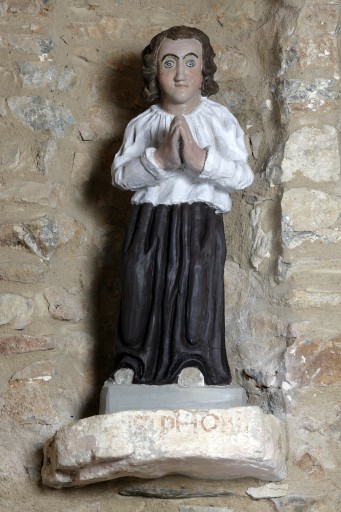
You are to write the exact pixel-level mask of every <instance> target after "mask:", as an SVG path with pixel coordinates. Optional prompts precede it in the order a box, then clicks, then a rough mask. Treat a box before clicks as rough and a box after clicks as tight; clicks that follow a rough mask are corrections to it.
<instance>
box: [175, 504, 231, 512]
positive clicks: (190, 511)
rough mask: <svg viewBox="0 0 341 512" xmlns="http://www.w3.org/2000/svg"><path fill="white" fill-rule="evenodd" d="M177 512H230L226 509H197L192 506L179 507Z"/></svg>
mask: <svg viewBox="0 0 341 512" xmlns="http://www.w3.org/2000/svg"><path fill="white" fill-rule="evenodd" d="M179 512H232V510H231V509H230V508H227V507H198V506H195V505H194V506H193V505H180V507H179Z"/></svg>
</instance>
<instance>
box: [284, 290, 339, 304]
mask: <svg viewBox="0 0 341 512" xmlns="http://www.w3.org/2000/svg"><path fill="white" fill-rule="evenodd" d="M287 304H288V305H289V306H291V307H293V308H302V309H310V308H330V307H339V306H340V304H341V294H340V293H328V292H316V291H314V290H292V291H291V292H290V293H289V295H288V298H287Z"/></svg>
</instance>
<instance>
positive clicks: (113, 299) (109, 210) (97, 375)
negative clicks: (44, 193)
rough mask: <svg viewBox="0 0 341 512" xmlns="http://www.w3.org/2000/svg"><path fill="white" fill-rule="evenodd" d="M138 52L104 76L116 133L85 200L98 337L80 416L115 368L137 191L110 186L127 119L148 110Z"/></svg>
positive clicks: (93, 409) (106, 143) (103, 147)
mask: <svg viewBox="0 0 341 512" xmlns="http://www.w3.org/2000/svg"><path fill="white" fill-rule="evenodd" d="M140 69H141V63H140V56H139V55H130V56H129V57H127V58H125V59H124V60H122V61H120V62H119V63H117V62H116V63H115V70H114V71H113V72H112V73H110V74H108V76H106V77H105V78H104V79H100V91H99V92H100V94H101V98H102V99H104V101H105V103H106V104H107V105H108V106H109V109H110V110H111V108H112V109H113V110H114V111H115V109H117V112H119V114H117V118H116V117H115V135H114V138H113V139H112V140H102V141H101V144H100V145H99V146H98V148H97V155H95V159H94V161H95V162H96V165H94V167H93V169H92V172H91V178H90V180H89V181H88V182H87V184H86V187H85V189H84V190H83V195H82V201H83V202H84V205H85V206H86V208H87V210H89V209H91V211H92V212H93V215H94V217H95V219H96V233H94V245H95V246H96V247H97V253H96V254H94V255H93V269H92V272H93V280H92V286H91V297H90V304H91V309H92V311H93V316H92V319H91V327H90V329H91V335H92V336H93V337H94V339H95V347H94V352H93V361H92V366H93V369H94V379H95V382H94V386H93V395H92V396H91V397H90V398H89V400H88V402H87V404H86V405H85V407H84V408H83V410H82V411H81V417H88V416H91V415H94V414H98V407H99V395H100V391H101V388H102V386H103V384H104V381H105V380H106V379H107V378H108V377H109V376H110V375H111V374H112V372H113V366H114V365H113V361H114V351H115V334H116V324H117V317H118V311H119V302H120V287H121V267H122V250H123V242H124V236H125V232H126V228H127V224H128V219H129V215H130V210H131V203H130V199H131V196H132V194H131V193H129V192H126V191H122V190H119V189H117V188H114V187H113V186H112V184H111V164H112V161H113V159H114V156H115V154H116V153H117V151H118V150H119V148H120V145H121V144H122V140H123V134H124V130H125V128H126V125H127V123H128V122H129V121H130V120H131V119H132V118H134V117H136V116H137V115H138V114H139V113H140V112H142V111H143V110H144V109H145V108H146V106H147V105H146V104H145V103H144V102H143V99H142V89H143V79H142V75H141V71H140Z"/></svg>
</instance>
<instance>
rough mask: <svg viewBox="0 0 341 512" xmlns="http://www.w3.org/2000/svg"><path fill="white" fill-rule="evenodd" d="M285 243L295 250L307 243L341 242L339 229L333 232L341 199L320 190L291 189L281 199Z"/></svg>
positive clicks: (340, 206) (340, 208)
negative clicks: (306, 241) (317, 241)
mask: <svg viewBox="0 0 341 512" xmlns="http://www.w3.org/2000/svg"><path fill="white" fill-rule="evenodd" d="M281 206H282V240H283V243H284V244H285V245H286V246H287V247H289V248H294V247H296V246H297V245H299V244H301V243H302V242H304V241H305V240H310V241H315V240H319V241H322V242H326V243H332V242H334V243H336V242H338V241H340V240H341V233H340V231H339V230H338V229H332V228H333V226H334V225H335V223H336V221H337V220H338V218H339V215H340V210H341V199H340V198H339V197H337V196H335V195H332V194H327V193H326V192H322V191H321V190H312V189H308V188H303V187H302V188H301V187H300V188H292V189H290V190H286V191H285V192H284V194H283V198H282V203H281Z"/></svg>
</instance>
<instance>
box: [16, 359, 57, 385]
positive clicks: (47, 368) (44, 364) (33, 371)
mask: <svg viewBox="0 0 341 512" xmlns="http://www.w3.org/2000/svg"><path fill="white" fill-rule="evenodd" d="M54 373H55V368H54V364H53V362H52V361H47V360H44V361H36V362H34V363H32V364H30V365H29V366H25V368H23V369H22V370H18V371H16V372H15V373H14V375H12V377H11V379H10V382H15V381H23V380H24V381H32V380H43V381H44V382H48V381H49V380H51V379H52V375H53V374H54Z"/></svg>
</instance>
